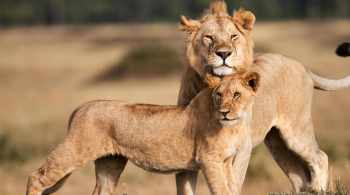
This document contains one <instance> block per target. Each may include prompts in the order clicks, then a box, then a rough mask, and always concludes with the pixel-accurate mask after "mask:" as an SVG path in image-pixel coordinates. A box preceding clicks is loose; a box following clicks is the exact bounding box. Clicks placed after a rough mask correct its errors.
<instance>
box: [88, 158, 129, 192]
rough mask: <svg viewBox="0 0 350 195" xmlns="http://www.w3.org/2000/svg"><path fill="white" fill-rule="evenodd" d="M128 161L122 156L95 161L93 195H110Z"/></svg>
mask: <svg viewBox="0 0 350 195" xmlns="http://www.w3.org/2000/svg"><path fill="white" fill-rule="evenodd" d="M127 161H128V159H127V158H125V157H123V156H118V155H114V156H105V157H101V158H99V159H97V160H95V172H96V187H95V190H94V193H93V195H98V194H106V195H107V194H110V195H112V194H113V192H114V190H115V188H116V187H117V184H118V180H119V177H120V175H121V174H122V172H123V171H124V168H125V165H126V163H127Z"/></svg>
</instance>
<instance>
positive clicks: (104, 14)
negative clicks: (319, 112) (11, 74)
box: [0, 0, 350, 26]
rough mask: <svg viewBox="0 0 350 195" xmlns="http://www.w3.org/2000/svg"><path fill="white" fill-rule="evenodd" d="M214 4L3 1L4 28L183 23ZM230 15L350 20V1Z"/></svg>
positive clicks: (266, 1) (273, 2)
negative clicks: (61, 24) (159, 22)
mask: <svg viewBox="0 0 350 195" xmlns="http://www.w3.org/2000/svg"><path fill="white" fill-rule="evenodd" d="M211 1H212V0H168V1H165V0H98V1H97V0H69V1H68V0H0V24H2V25H5V26H6V25H35V24H57V23H71V24H72V23H73V24H74V23H101V22H155V21H179V18H180V15H181V14H182V15H186V16H188V17H190V18H196V17H198V16H199V15H200V14H201V13H202V12H203V10H204V9H207V8H208V6H209V4H210V2H211ZM226 3H227V5H228V11H229V13H230V14H232V11H233V10H234V9H235V10H238V9H239V8H240V7H243V8H245V9H246V10H249V11H252V12H253V13H254V14H255V15H256V17H257V19H258V21H261V20H284V19H299V20H300V19H311V20H321V19H323V18H349V17H350V13H349V12H350V11H349V10H350V0H293V1H286V0H259V1H256V0H227V1H226Z"/></svg>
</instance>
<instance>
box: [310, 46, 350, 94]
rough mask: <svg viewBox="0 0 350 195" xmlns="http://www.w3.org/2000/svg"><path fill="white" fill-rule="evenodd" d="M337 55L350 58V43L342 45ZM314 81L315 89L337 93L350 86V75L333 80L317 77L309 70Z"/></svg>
mask: <svg viewBox="0 0 350 195" xmlns="http://www.w3.org/2000/svg"><path fill="white" fill-rule="evenodd" d="M335 53H336V54H337V55H338V56H341V57H347V56H350V43H342V44H340V45H339V46H338V47H337V49H336V51H335ZM307 72H308V73H309V75H310V76H311V78H312V80H313V81H314V88H315V89H319V90H323V91H337V90H341V89H344V88H346V87H349V86H350V75H348V76H347V77H345V78H343V79H339V80H331V79H326V78H323V77H320V76H317V75H315V74H314V73H313V72H311V71H310V70H307Z"/></svg>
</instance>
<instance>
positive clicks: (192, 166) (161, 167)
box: [127, 154, 199, 174]
mask: <svg viewBox="0 0 350 195" xmlns="http://www.w3.org/2000/svg"><path fill="white" fill-rule="evenodd" d="M127 158H128V159H129V160H130V161H131V162H132V163H134V164H135V165H136V166H139V167H141V168H143V169H145V170H147V171H150V172H155V173H163V174H172V173H178V172H181V171H184V170H197V169H199V167H198V165H197V163H196V161H195V158H194V157H193V158H192V157H191V158H188V159H184V158H176V157H174V156H173V157H171V158H167V157H166V158H163V157H162V156H161V155H159V154H158V155H154V156H151V157H149V156H146V155H138V157H137V158H134V157H131V156H127Z"/></svg>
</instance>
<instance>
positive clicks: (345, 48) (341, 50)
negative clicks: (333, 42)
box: [335, 43, 350, 57]
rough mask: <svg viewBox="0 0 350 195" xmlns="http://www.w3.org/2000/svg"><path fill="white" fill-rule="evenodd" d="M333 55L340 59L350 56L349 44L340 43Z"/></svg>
mask: <svg viewBox="0 0 350 195" xmlns="http://www.w3.org/2000/svg"><path fill="white" fill-rule="evenodd" d="M335 53H336V54H337V55H338V56H341V57H347V56H350V43H342V44H340V45H339V46H338V48H337V50H335Z"/></svg>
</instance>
